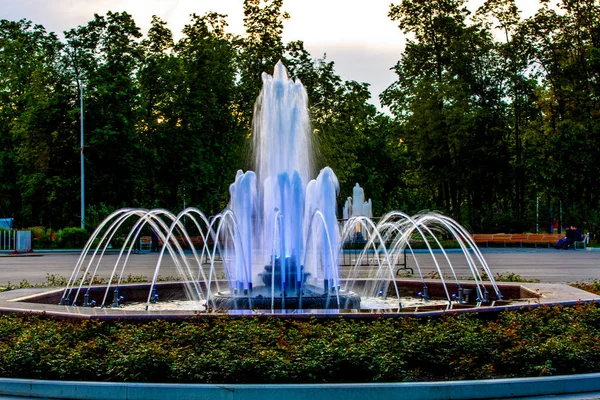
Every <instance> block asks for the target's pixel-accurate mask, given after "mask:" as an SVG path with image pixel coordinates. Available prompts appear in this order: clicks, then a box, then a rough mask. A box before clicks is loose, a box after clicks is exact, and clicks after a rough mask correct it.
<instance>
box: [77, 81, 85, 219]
mask: <svg viewBox="0 0 600 400" xmlns="http://www.w3.org/2000/svg"><path fill="white" fill-rule="evenodd" d="M77 83H78V84H79V104H80V109H81V117H80V119H81V149H80V153H81V229H85V179H84V177H85V175H84V172H83V82H82V81H81V79H79V80H77Z"/></svg>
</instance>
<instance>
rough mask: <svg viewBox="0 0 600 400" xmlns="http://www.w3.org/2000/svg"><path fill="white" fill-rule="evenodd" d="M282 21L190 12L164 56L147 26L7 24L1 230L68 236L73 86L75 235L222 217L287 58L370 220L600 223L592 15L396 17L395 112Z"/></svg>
mask: <svg viewBox="0 0 600 400" xmlns="http://www.w3.org/2000/svg"><path fill="white" fill-rule="evenodd" d="M283 7H284V5H283V0H268V1H265V0H245V1H244V15H245V18H244V24H245V27H246V35H244V36H243V37H238V36H235V35H232V34H230V33H228V32H227V24H226V16H223V15H219V14H216V13H209V14H206V15H204V16H198V15H192V16H191V18H190V21H189V23H188V24H187V25H186V26H185V28H184V29H183V37H182V39H180V40H179V41H177V42H175V41H174V40H173V35H172V32H171V31H170V29H169V28H168V26H167V25H166V23H165V22H164V21H162V20H161V19H160V18H157V17H154V18H153V20H152V26H151V28H150V29H149V31H148V32H147V35H146V36H143V35H142V32H141V31H140V29H139V28H138V27H137V25H136V24H135V21H134V20H133V19H132V17H131V16H130V15H128V14H127V13H120V12H108V13H107V14H106V15H104V16H101V15H95V16H94V19H93V20H92V21H90V22H89V23H88V24H87V25H84V26H79V27H77V28H74V29H71V30H69V31H67V32H65V38H64V40H59V38H58V37H57V35H55V34H54V33H48V32H46V30H45V29H44V28H43V27H42V26H39V25H33V24H32V23H31V22H29V21H25V20H21V21H7V20H0V176H1V177H2V179H1V180H0V217H15V218H16V223H17V224H18V225H19V226H32V225H44V226H49V227H53V228H60V227H65V226H70V225H75V226H77V225H79V218H80V216H79V196H80V195H79V193H80V191H79V184H80V180H79V179H80V178H79V177H80V175H79V174H80V172H79V167H80V166H79V152H80V142H79V129H80V119H79V113H80V108H79V107H80V106H79V93H80V91H83V93H84V100H85V106H84V107H85V110H84V111H85V122H84V128H85V143H86V144H85V149H84V154H85V157H86V164H85V167H86V204H88V207H87V208H86V217H87V223H88V226H89V225H91V226H93V225H94V224H95V223H97V222H98V221H99V219H101V218H103V217H104V216H106V215H107V213H108V212H109V211H112V210H114V209H116V208H119V207H123V206H140V207H147V208H151V207H164V208H167V209H171V210H180V209H181V208H182V207H183V204H184V203H185V204H186V205H188V206H189V205H193V206H197V207H198V208H200V209H202V210H204V211H205V212H206V213H207V214H211V213H215V212H217V211H219V210H220V209H222V208H223V207H224V206H225V205H226V204H227V201H228V191H227V188H228V185H229V184H230V183H231V182H232V180H233V178H234V176H235V172H236V170H237V169H240V168H242V169H247V168H250V167H251V165H250V156H249V143H250V140H249V139H250V137H251V118H252V113H253V104H254V100H255V99H256V97H257V95H258V92H259V90H260V86H261V81H260V75H261V72H263V71H269V72H270V71H272V70H273V66H274V64H275V63H276V62H277V61H278V60H280V59H281V60H283V62H284V63H285V64H286V65H287V66H288V69H289V71H290V75H291V76H293V77H297V78H299V79H300V80H302V82H303V83H304V85H305V86H306V88H307V91H308V94H309V101H310V108H311V110H310V111H311V114H312V118H313V132H314V135H315V138H316V139H317V142H318V143H319V152H318V155H317V157H318V160H317V165H318V166H319V167H321V166H324V165H329V166H331V167H332V168H333V169H334V171H335V172H336V174H337V175H338V177H339V179H340V182H341V185H342V188H341V196H340V198H342V199H343V198H344V197H345V196H347V195H350V194H351V187H352V186H353V185H354V183H355V182H359V183H361V185H362V186H363V187H365V189H366V192H367V195H368V196H369V197H371V198H372V199H373V203H374V210H375V213H376V214H381V213H383V212H384V211H388V210H391V209H402V210H405V211H407V212H409V213H414V212H417V211H419V210H421V209H436V210H440V211H442V212H444V213H447V214H449V215H451V216H453V217H455V218H457V219H458V220H459V221H460V222H462V223H464V224H466V225H467V226H469V227H470V228H471V229H472V230H474V231H482V232H483V231H528V230H533V229H535V225H536V222H537V221H538V220H539V223H540V229H541V230H544V229H546V228H547V225H548V221H549V217H551V215H550V213H552V211H551V210H552V209H553V210H554V215H553V216H554V217H558V209H559V208H560V207H562V210H563V215H564V220H563V222H564V223H565V224H566V223H578V224H579V223H584V222H585V223H587V228H586V229H588V230H592V231H593V230H594V229H595V228H596V227H598V226H599V225H600V213H598V210H600V207H599V203H600V184H599V183H600V182H599V180H600V127H599V125H598V123H597V121H598V116H599V115H598V114H599V111H600V103H599V101H600V99H599V97H598V96H599V94H600V86H599V85H600V6H599V5H598V3H597V1H595V0H562V2H561V3H560V4H559V5H558V9H557V8H556V7H554V6H552V5H550V4H549V3H548V2H547V1H544V2H543V4H542V5H541V8H540V9H539V11H538V12H537V13H536V14H535V15H534V16H532V17H531V18H528V19H525V20H523V19H521V18H520V17H519V11H518V9H517V7H516V5H515V3H514V1H512V0H487V1H486V2H485V4H484V5H483V6H482V7H481V8H479V9H478V10H474V12H472V13H471V12H469V11H468V10H467V9H466V8H465V1H463V0H404V1H402V2H401V3H399V4H397V5H393V6H391V8H390V13H389V17H390V18H391V19H392V20H393V21H396V22H397V23H398V25H399V28H400V29H401V30H402V31H403V32H405V33H406V34H407V36H408V38H409V41H408V43H407V45H406V47H405V48H404V50H403V52H402V53H401V54H399V55H398V57H399V60H400V61H399V62H398V64H397V65H396V66H395V70H396V72H397V73H398V80H397V81H396V82H395V83H394V84H393V85H392V86H391V87H390V88H388V89H387V90H386V91H385V92H384V93H382V95H381V100H382V103H383V104H384V105H385V106H387V107H388V108H389V110H390V113H389V114H386V113H381V112H378V111H377V109H376V108H375V107H374V106H373V105H371V104H370V103H369V102H368V100H369V96H370V94H369V90H368V85H367V84H365V83H360V82H355V81H343V80H342V79H341V78H340V77H339V76H338V75H336V73H335V65H334V64H333V63H332V62H330V61H328V60H326V59H325V58H320V59H315V58H313V56H312V55H311V54H309V53H308V52H307V51H306V49H305V48H304V46H303V43H302V42H301V41H295V42H290V43H284V42H283V40H282V32H283V27H284V21H285V20H286V19H287V18H290V16H289V15H288V14H287V13H285V12H284V11H283ZM79 85H83V87H80V86H79ZM340 202H341V201H340ZM536 203H539V209H540V213H539V215H540V216H539V219H538V218H537V217H536Z"/></svg>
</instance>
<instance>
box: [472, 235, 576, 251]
mask: <svg viewBox="0 0 600 400" xmlns="http://www.w3.org/2000/svg"><path fill="white" fill-rule="evenodd" d="M472 237H473V240H474V241H475V243H477V244H485V246H486V247H488V246H489V245H490V243H501V244H503V245H504V246H505V247H506V245H507V244H518V245H520V246H521V247H523V243H530V244H533V245H534V246H535V247H537V246H538V244H539V245H546V246H548V247H550V246H553V245H554V244H556V242H558V240H559V239H560V238H562V237H564V235H561V234H548V233H513V234H511V233H494V234H490V233H474V234H473V235H472ZM577 243H578V242H577ZM583 243H584V248H585V243H586V242H585V240H584V242H583Z"/></svg>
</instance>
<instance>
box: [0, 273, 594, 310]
mask: <svg viewBox="0 0 600 400" xmlns="http://www.w3.org/2000/svg"><path fill="white" fill-rule="evenodd" d="M396 282H397V283H398V285H399V287H400V288H401V296H406V297H405V298H408V295H411V297H413V299H414V300H415V301H416V302H417V303H416V304H417V305H411V306H410V307H403V308H401V309H399V308H389V309H340V310H337V309H302V310H300V309H274V310H271V309H258V308H255V309H252V310H228V311H213V310H211V309H207V308H204V307H199V309H198V310H176V309H172V310H164V309H159V308H153V304H150V307H149V309H148V310H147V311H144V310H131V309H126V308H124V307H83V306H82V303H83V296H81V298H80V300H79V306H64V305H58V303H59V301H60V300H61V297H62V295H63V294H64V289H54V290H48V289H19V290H13V291H9V292H4V293H0V313H28V314H42V315H47V316H53V317H58V318H75V319H82V318H83V319H103V320H104V319H105V320H117V319H128V320H154V319H168V320H188V319H193V318H214V317H217V316H222V315H229V316H231V317H239V316H242V317H247V316H259V317H263V316H272V317H284V318H287V317H289V316H290V315H294V318H313V317H314V318H339V317H340V316H342V317H344V318H351V319H353V318H358V319H365V318H366V319H369V318H380V317H382V316H383V317H399V316H414V317H424V316H427V317H431V316H433V317H435V316H440V315H444V314H448V313H499V312H501V311H503V310H506V309H519V308H522V307H536V306H539V305H544V304H565V305H569V304H575V303H577V302H582V301H598V300H600V296H596V295H593V294H591V293H588V292H585V291H582V290H579V289H576V288H573V287H570V286H568V285H556V284H512V283H511V284H498V285H499V286H500V289H501V290H502V295H503V300H502V301H500V300H498V299H491V301H490V302H489V303H483V304H481V305H478V304H475V303H471V304H466V303H464V304H459V303H458V302H453V303H452V306H451V307H449V304H448V303H447V302H439V303H438V302H434V301H431V302H426V301H423V300H422V299H418V298H416V299H415V298H414V297H415V294H416V293H417V291H418V290H420V288H422V285H423V283H422V282H421V281H416V280H410V279H407V280H398V281H396ZM356 283H357V284H361V283H362V284H364V285H366V284H368V283H369V282H368V280H358V281H357V282H356ZM426 283H427V286H428V287H429V289H430V296H431V299H432V300H435V299H436V297H438V296H437V295H436V293H442V292H443V291H444V289H443V286H442V284H441V283H440V282H439V281H426ZM531 285H535V286H531ZM215 286H216V284H215ZM391 286H393V285H388V287H391ZM461 286H462V287H463V288H469V287H473V288H474V286H475V284H474V283H473V282H468V281H467V282H461ZM450 287H451V284H450ZM184 288H185V283H184V282H160V283H157V284H156V291H157V293H158V294H159V303H160V302H166V301H170V300H184V299H185V289H184ZM112 290H113V289H110V291H109V296H108V297H109V298H110V299H112V297H111V296H110V295H112ZM149 290H150V284H128V285H122V286H121V287H119V295H120V296H123V297H124V301H123V304H127V303H134V302H141V303H145V302H146V301H147V299H148V293H149ZM105 291H106V287H105V286H93V287H92V288H91V289H90V292H89V301H90V302H91V300H96V302H97V304H99V302H100V301H101V300H102V298H103V297H104V293H105ZM400 300H402V301H404V300H403V299H402V298H401V299H400ZM407 303H408V302H407Z"/></svg>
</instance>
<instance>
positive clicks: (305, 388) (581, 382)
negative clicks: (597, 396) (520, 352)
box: [0, 373, 600, 400]
mask: <svg viewBox="0 0 600 400" xmlns="http://www.w3.org/2000/svg"><path fill="white" fill-rule="evenodd" d="M598 391H600V373H594V374H583V375H565V376H555V377H540V378H515V379H485V380H477V381H448V382H405V383H357V384H352V383H347V384H279V385H270V384H267V385H258V384H254V385H251V384H248V385H227V384H224V385H214V384H167V383H156V384H152V383H121V382H74V381H42V380H29V379H10V378H0V396H1V397H0V398H2V399H4V398H7V399H9V398H11V397H27V398H34V399H35V398H43V399H81V400H92V399H93V400H102V399H111V400H137V399H140V400H142V399H143V400H151V399H159V400H164V399H178V400H188V399H190V400H191V399H207V400H208V399H210V400H255V399H256V400H269V399H278V400H279V399H285V400H304V399H307V398H310V399H311V400H330V399H338V398H339V399H341V398H343V399H344V400H364V399H386V398H404V399H414V400H420V399H423V400H425V399H427V400H435V399H457V400H458V399H489V398H510V397H532V396H545V395H565V394H582V393H590V392H598Z"/></svg>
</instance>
